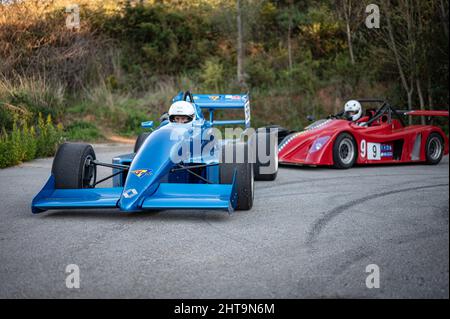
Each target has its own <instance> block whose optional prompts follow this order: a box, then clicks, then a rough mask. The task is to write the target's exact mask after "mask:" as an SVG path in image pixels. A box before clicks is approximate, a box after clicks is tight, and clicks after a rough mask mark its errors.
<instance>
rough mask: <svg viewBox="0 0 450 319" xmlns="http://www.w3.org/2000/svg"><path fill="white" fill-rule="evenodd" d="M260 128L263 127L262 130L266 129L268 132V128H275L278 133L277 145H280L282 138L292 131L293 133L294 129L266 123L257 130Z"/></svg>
mask: <svg viewBox="0 0 450 319" xmlns="http://www.w3.org/2000/svg"><path fill="white" fill-rule="evenodd" d="M261 129H264V130H266V131H267V132H269V131H270V129H275V130H276V132H277V133H278V145H280V143H281V142H282V141H283V140H284V138H285V137H286V136H288V135H290V134H292V133H295V131H292V130H288V129H287V128H284V127H282V126H280V125H268V126H264V127H262V128H260V129H258V131H259V130H261Z"/></svg>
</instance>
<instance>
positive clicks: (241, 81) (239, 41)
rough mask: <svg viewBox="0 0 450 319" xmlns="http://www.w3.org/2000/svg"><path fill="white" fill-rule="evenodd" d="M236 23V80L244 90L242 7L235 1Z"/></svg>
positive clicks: (239, 1) (238, 1) (239, 2)
mask: <svg viewBox="0 0 450 319" xmlns="http://www.w3.org/2000/svg"><path fill="white" fill-rule="evenodd" d="M236 22H237V80H238V83H239V86H240V87H241V88H245V87H246V86H247V85H246V83H245V77H244V40H243V28H242V7H241V0H237V1H236Z"/></svg>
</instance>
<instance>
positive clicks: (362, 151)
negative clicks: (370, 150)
mask: <svg viewBox="0 0 450 319" xmlns="http://www.w3.org/2000/svg"><path fill="white" fill-rule="evenodd" d="M366 145H367V143H366V140H362V141H361V145H360V151H359V152H360V154H361V158H366Z"/></svg>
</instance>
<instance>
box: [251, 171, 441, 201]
mask: <svg viewBox="0 0 450 319" xmlns="http://www.w3.org/2000/svg"><path fill="white" fill-rule="evenodd" d="M407 175H408V176H409V175H410V174H407ZM421 175H422V174H420V175H419V176H421ZM435 176H436V177H437V178H436V179H445V180H448V176H442V175H439V176H437V175H435ZM428 180H429V179H426V180H409V181H406V182H405V181H404V182H402V183H398V184H392V185H389V186H392V187H396V186H403V185H405V183H406V184H408V183H418V182H427V181H428ZM294 184H303V183H302V182H298V183H292V184H290V185H283V184H279V185H278V186H292V185H294ZM265 190H266V189H265V188H263V189H261V190H258V192H257V193H256V194H255V198H260V197H264V198H281V197H291V196H303V195H312V194H315V195H327V194H336V190H335V189H334V188H333V191H331V192H330V191H323V192H310V193H307V192H303V191H302V190H299V191H298V192H294V193H292V192H291V193H283V194H274V193H273V191H270V192H267V193H269V195H266V192H264V191H265ZM339 196H340V195H339Z"/></svg>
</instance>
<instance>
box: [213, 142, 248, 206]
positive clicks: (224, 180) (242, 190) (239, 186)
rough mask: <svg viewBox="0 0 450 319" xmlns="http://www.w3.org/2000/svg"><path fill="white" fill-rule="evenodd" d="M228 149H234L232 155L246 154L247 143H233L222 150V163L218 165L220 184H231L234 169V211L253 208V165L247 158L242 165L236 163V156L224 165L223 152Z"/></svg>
mask: <svg viewBox="0 0 450 319" xmlns="http://www.w3.org/2000/svg"><path fill="white" fill-rule="evenodd" d="M230 148H234V150H233V151H234V154H236V152H242V151H243V152H245V153H244V154H248V153H247V152H248V145H247V143H233V144H229V145H227V146H225V147H223V148H222V163H220V164H219V170H220V172H219V174H220V175H219V176H220V184H231V183H232V182H233V176H234V171H235V169H236V170H237V171H236V192H237V202H236V208H235V209H236V210H249V209H251V208H252V207H253V198H254V193H255V183H254V175H253V164H252V163H251V161H250V159H249V158H248V157H247V156H246V158H245V160H244V163H236V162H237V160H236V156H235V157H234V159H233V162H232V163H226V162H225V160H224V156H225V152H227V150H229V149H230Z"/></svg>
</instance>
